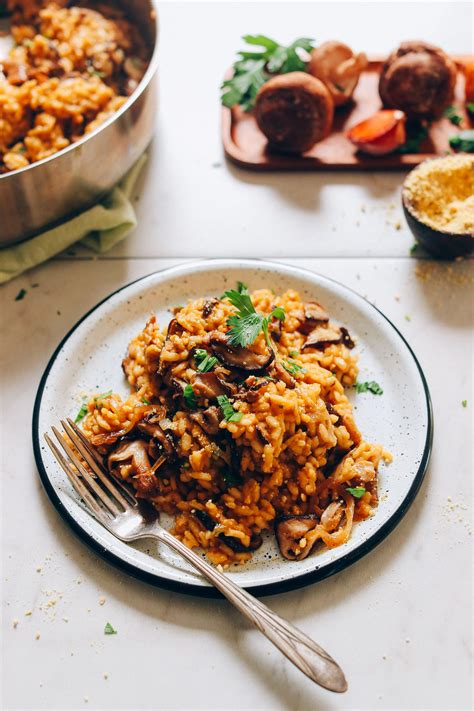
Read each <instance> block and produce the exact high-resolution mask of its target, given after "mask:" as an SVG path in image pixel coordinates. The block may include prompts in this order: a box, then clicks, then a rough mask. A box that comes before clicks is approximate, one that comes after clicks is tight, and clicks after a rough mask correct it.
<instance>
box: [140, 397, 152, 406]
mask: <svg viewBox="0 0 474 711" xmlns="http://www.w3.org/2000/svg"><path fill="white" fill-rule="evenodd" d="M142 403H143V404H144V405H151V402H150V401H149V400H147V399H146V397H142Z"/></svg>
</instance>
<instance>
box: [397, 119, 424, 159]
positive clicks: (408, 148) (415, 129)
mask: <svg viewBox="0 0 474 711" xmlns="http://www.w3.org/2000/svg"><path fill="white" fill-rule="evenodd" d="M427 137H428V129H427V127H426V126H423V125H422V124H420V123H413V124H411V125H410V126H408V127H407V140H406V141H405V143H404V144H403V145H402V146H400V147H399V148H398V149H397V153H419V152H420V148H421V144H422V143H423V141H424V140H425V139H426V138H427Z"/></svg>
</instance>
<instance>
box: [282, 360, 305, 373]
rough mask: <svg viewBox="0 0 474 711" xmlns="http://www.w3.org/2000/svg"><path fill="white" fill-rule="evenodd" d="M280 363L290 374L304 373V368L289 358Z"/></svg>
mask: <svg viewBox="0 0 474 711" xmlns="http://www.w3.org/2000/svg"><path fill="white" fill-rule="evenodd" d="M281 364H282V366H283V367H284V369H285V370H286V372H287V373H290V375H297V374H298V373H301V374H303V373H306V370H305V369H304V368H303V367H302V366H301V365H299V364H298V363H296V362H295V361H294V360H292V359H291V358H287V359H286V360H283V361H282V363H281Z"/></svg>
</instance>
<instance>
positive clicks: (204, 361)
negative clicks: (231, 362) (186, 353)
mask: <svg viewBox="0 0 474 711" xmlns="http://www.w3.org/2000/svg"><path fill="white" fill-rule="evenodd" d="M194 357H195V358H196V360H197V362H198V363H199V365H198V368H197V369H198V371H199V372H200V373H208V372H209V371H210V370H212V369H213V367H214V366H215V365H216V363H217V358H216V357H215V356H211V355H209V353H208V352H207V351H205V350H204V348H196V350H195V351H194Z"/></svg>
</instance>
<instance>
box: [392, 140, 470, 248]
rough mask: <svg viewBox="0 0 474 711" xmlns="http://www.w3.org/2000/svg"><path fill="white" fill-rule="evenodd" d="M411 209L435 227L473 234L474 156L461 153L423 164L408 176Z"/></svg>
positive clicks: (406, 195) (407, 197) (406, 185)
mask: <svg viewBox="0 0 474 711" xmlns="http://www.w3.org/2000/svg"><path fill="white" fill-rule="evenodd" d="M403 192H404V200H405V203H406V204H407V206H408V208H409V209H410V212H411V213H412V214H413V215H414V216H415V217H416V218H418V220H420V221H421V222H423V223H424V224H425V225H428V227H431V228H432V229H434V230H439V231H441V232H448V233H451V234H474V156H473V155H468V154H460V155H456V156H446V157H444V158H435V159H434V160H427V161H425V162H424V163H421V164H420V165H419V166H418V167H417V168H415V169H414V170H412V172H411V173H410V174H409V175H408V176H407V178H406V180H405V183H404V188H403Z"/></svg>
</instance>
